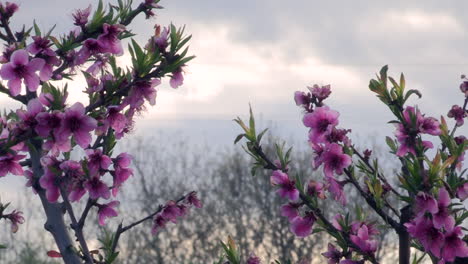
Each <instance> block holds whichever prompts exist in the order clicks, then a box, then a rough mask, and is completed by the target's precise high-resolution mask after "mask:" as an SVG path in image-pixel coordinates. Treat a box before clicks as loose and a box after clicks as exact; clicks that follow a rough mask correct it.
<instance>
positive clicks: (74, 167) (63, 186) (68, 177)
mask: <svg viewBox="0 0 468 264" xmlns="http://www.w3.org/2000/svg"><path fill="white" fill-rule="evenodd" d="M86 153H87V156H86V157H85V158H84V160H83V161H81V162H78V161H73V160H59V159H58V158H56V157H53V156H45V157H43V158H42V159H41V162H42V166H43V167H44V175H43V176H42V177H41V178H40V180H39V183H40V185H41V187H42V188H44V189H45V190H46V196H47V199H48V200H49V201H50V202H56V201H57V200H58V199H59V197H60V192H61V190H66V193H68V199H70V201H72V202H78V201H80V200H81V198H82V197H83V196H84V195H85V194H86V193H88V195H89V198H90V199H92V200H98V199H100V198H102V199H106V200H107V199H109V198H110V197H111V190H112V195H113V196H114V197H115V196H116V195H117V191H118V189H119V188H120V187H121V186H122V184H123V183H124V182H125V181H126V180H127V179H128V178H129V176H131V175H132V174H133V170H132V169H131V168H129V166H130V161H131V158H130V156H129V155H128V154H126V153H121V154H119V155H118V156H117V157H116V158H115V159H111V158H110V157H108V156H107V155H104V154H102V151H101V150H100V149H94V150H93V149H87V150H86ZM112 164H113V166H114V170H111V169H110V166H111V165H112ZM106 174H109V175H111V176H112V179H113V184H112V185H111V186H109V185H108V184H107V183H106V181H104V180H103V177H104V175H106ZM99 208H101V207H99Z"/></svg>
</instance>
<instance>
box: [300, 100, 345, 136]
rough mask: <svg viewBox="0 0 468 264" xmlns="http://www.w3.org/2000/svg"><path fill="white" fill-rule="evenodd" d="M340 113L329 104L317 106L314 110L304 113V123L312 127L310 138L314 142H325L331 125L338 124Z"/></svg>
mask: <svg viewBox="0 0 468 264" xmlns="http://www.w3.org/2000/svg"><path fill="white" fill-rule="evenodd" d="M339 115H340V114H339V113H338V112H336V111H333V110H330V108H328V106H322V107H317V108H316V109H315V111H314V112H312V113H307V114H306V115H304V119H303V122H304V125H305V126H306V127H310V133H309V140H310V141H311V142H313V143H321V142H324V138H325V133H326V132H327V131H329V127H330V126H332V127H333V126H336V125H338V116H339Z"/></svg>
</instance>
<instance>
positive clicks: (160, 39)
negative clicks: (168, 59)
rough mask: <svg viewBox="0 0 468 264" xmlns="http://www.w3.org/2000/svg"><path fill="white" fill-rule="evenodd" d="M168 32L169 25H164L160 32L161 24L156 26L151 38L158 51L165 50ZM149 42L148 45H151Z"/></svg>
mask: <svg viewBox="0 0 468 264" xmlns="http://www.w3.org/2000/svg"><path fill="white" fill-rule="evenodd" d="M169 32H170V29H169V27H164V29H163V31H162V32H161V26H160V25H157V26H156V32H155V36H154V37H153V38H152V39H151V40H152V42H153V43H154V45H155V46H156V47H157V48H158V50H159V51H160V52H162V51H165V50H166V48H167V45H168V36H169ZM151 44H152V43H150V47H151V46H152V45H151Z"/></svg>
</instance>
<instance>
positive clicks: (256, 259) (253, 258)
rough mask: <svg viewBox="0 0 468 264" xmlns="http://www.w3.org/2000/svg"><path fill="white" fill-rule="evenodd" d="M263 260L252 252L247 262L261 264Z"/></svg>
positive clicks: (248, 263)
mask: <svg viewBox="0 0 468 264" xmlns="http://www.w3.org/2000/svg"><path fill="white" fill-rule="evenodd" d="M261 263H262V261H261V260H260V258H259V257H257V256H256V255H255V254H254V253H250V255H249V258H248V259H247V264H261Z"/></svg>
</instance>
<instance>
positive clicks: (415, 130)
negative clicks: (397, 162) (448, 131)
mask: <svg viewBox="0 0 468 264" xmlns="http://www.w3.org/2000/svg"><path fill="white" fill-rule="evenodd" d="M403 120H404V122H403V123H398V124H397V125H396V128H397V130H396V132H395V135H396V137H397V140H398V142H399V143H400V147H399V148H398V151H397V155H398V156H400V157H402V156H404V155H406V154H407V153H411V154H413V155H416V150H417V149H421V150H422V149H429V148H433V147H434V146H433V144H432V142H430V141H425V140H418V136H419V135H420V134H429V135H433V136H438V135H440V133H441V130H440V128H439V126H440V124H439V122H438V121H437V119H435V118H433V117H425V116H424V115H422V114H421V112H420V111H419V109H417V108H414V107H411V106H407V107H406V109H405V110H404V111H403Z"/></svg>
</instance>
